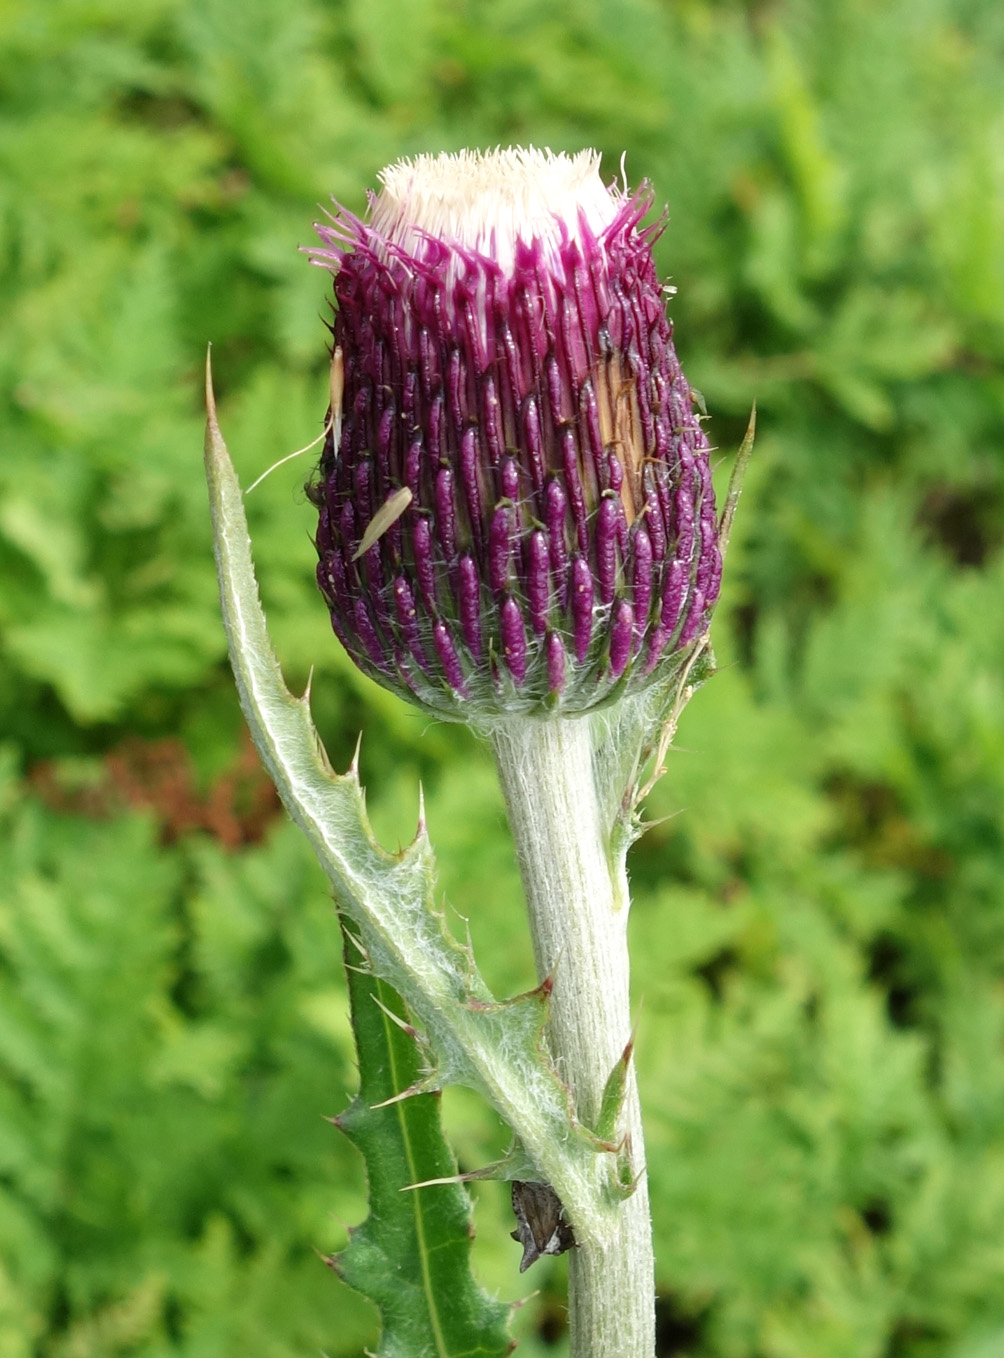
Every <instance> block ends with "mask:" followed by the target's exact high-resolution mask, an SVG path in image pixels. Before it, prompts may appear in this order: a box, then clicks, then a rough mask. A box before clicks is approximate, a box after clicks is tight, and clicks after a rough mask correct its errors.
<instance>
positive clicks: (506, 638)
mask: <svg viewBox="0 0 1004 1358" xmlns="http://www.w3.org/2000/svg"><path fill="white" fill-rule="evenodd" d="M499 633H500V635H501V638H502V654H503V656H504V657H505V663H506V665H507V666H508V669H509V673H510V674H511V675H512V677H513V678H514V679H515V681H516V683H517V684H522V682H523V680H524V679H525V678H526V628H525V627H524V626H523V615H522V614H521V613H520V611H519V604H518V603H517V602H516V600H515V599H514V598H513V597H512V595H511V594H510V595H508V596H507V597H506V598H505V599H503V601H502V607H501V609H500V610H499Z"/></svg>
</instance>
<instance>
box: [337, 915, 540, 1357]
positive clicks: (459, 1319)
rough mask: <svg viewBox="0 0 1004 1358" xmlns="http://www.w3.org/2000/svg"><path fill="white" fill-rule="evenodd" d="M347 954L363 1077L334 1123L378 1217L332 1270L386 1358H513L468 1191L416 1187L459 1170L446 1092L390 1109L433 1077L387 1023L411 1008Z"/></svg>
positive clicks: (405, 1037)
mask: <svg viewBox="0 0 1004 1358" xmlns="http://www.w3.org/2000/svg"><path fill="white" fill-rule="evenodd" d="M345 947H346V962H347V964H348V967H347V971H348V978H349V998H350V1004H351V1010H352V1027H353V1031H354V1034H355V1040H356V1047H357V1051H358V1056H359V1067H360V1071H361V1080H360V1088H359V1094H358V1095H357V1097H356V1098H355V1100H354V1101H353V1103H352V1104H351V1105H350V1107H349V1108H348V1109H347V1110H346V1111H345V1113H343V1114H342V1115H341V1117H339V1118H338V1126H339V1127H340V1128H341V1130H342V1131H343V1132H344V1133H345V1135H346V1136H347V1137H348V1138H349V1139H350V1140H351V1141H352V1143H353V1144H354V1145H355V1146H356V1147H357V1149H358V1150H359V1151H360V1152H361V1153H362V1155H363V1157H364V1159H365V1162H366V1173H367V1179H368V1184H369V1201H370V1214H369V1216H368V1217H367V1218H366V1220H365V1221H364V1222H363V1224H362V1225H361V1226H359V1227H356V1228H355V1229H354V1230H353V1231H352V1232H351V1234H350V1240H349V1244H348V1246H347V1247H346V1249H345V1250H343V1251H342V1253H341V1254H340V1255H338V1256H337V1258H335V1259H334V1260H332V1264H333V1266H334V1267H335V1269H336V1270H337V1272H338V1274H339V1275H340V1277H342V1278H343V1279H344V1280H345V1281H346V1282H347V1283H348V1284H349V1285H350V1286H351V1287H354V1288H355V1289H356V1290H357V1291H358V1292H361V1293H362V1294H363V1295H364V1296H366V1297H368V1298H369V1299H370V1301H372V1302H373V1303H374V1304H375V1305H376V1306H377V1308H378V1310H379V1312H380V1323H381V1338H380V1348H379V1358H417V1355H424V1354H428V1355H430V1358H433V1355H434V1356H435V1358H462V1356H464V1358H467V1356H470V1358H473V1355H484V1358H493V1355H502V1354H507V1353H509V1352H510V1350H511V1349H512V1347H513V1343H512V1340H511V1339H510V1337H509V1335H508V1332H507V1328H506V1326H507V1321H508V1315H509V1310H508V1308H507V1307H506V1306H503V1305H501V1304H500V1303H498V1302H496V1301H493V1300H492V1298H490V1297H489V1296H488V1295H487V1293H485V1292H484V1291H483V1290H482V1289H481V1288H480V1287H479V1286H478V1284H477V1283H476V1281H475V1280H474V1277H473V1276H472V1274H471V1270H470V1251H471V1239H472V1236H473V1227H472V1222H471V1206H470V1200H469V1199H468V1196H467V1193H466V1192H465V1190H464V1188H463V1187H462V1186H461V1185H460V1184H459V1183H445V1184H431V1185H429V1186H428V1187H426V1188H418V1189H409V1185H411V1184H415V1183H421V1182H424V1181H425V1180H428V1179H441V1178H449V1177H451V1176H453V1175H455V1174H456V1172H457V1166H456V1162H455V1161H454V1158H453V1154H452V1152H451V1150H450V1148H449V1146H448V1145H447V1143H446V1140H445V1138H444V1136H443V1132H442V1127H441V1124H440V1116H439V1095H438V1094H435V1093H427V1094H415V1095H413V1096H411V1097H409V1098H406V1099H399V1100H397V1101H396V1102H392V1103H386V1102H385V1101H386V1100H388V1099H393V1098H394V1096H395V1095H398V1094H400V1093H401V1092H402V1090H405V1089H408V1088H410V1087H411V1086H413V1085H415V1084H417V1083H419V1082H420V1081H421V1079H422V1078H423V1075H424V1074H425V1073H426V1072H425V1070H424V1069H423V1066H422V1060H421V1053H420V1051H419V1048H418V1045H417V1043H416V1041H415V1038H414V1037H413V1036H411V1035H410V1034H409V1033H408V1032H407V1031H405V1030H404V1029H402V1028H401V1027H400V1026H399V1025H398V1024H397V1023H395V1021H394V1019H393V1018H392V1017H391V1014H396V1015H398V1017H399V1018H400V1019H401V1020H402V1021H403V1022H407V1013H406V1010H405V1007H404V1004H403V1003H402V1001H401V1000H400V998H399V997H398V996H397V994H396V993H395V992H394V991H393V990H392V989H391V987H390V986H389V985H387V984H386V982H384V981H381V980H379V979H378V978H377V977H376V976H374V975H373V974H372V973H371V972H370V971H369V970H368V969H367V968H365V967H360V965H359V960H360V959H359V954H358V950H357V948H356V945H355V944H354V942H353V941H352V940H351V939H350V938H349V937H346V943H345ZM380 1104H383V1105H384V1106H383V1107H379V1106H377V1105H380ZM402 1190H408V1191H402Z"/></svg>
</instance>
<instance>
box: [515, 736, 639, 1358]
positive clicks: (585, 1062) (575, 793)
mask: <svg viewBox="0 0 1004 1358" xmlns="http://www.w3.org/2000/svg"><path fill="white" fill-rule="evenodd" d="M489 738H490V741H491V745H492V750H493V753H494V755H495V762H496V765H497V767H498V772H499V778H500V781H501V784H502V790H503V795H504V797H505V803H506V810H507V813H508V817H509V824H510V827H511V830H512V834H513V839H514V841H515V844H516V852H517V857H518V859H519V866H520V872H521V874H522V878H523V887H524V891H525V893H526V900H527V909H528V912H529V917H530V931H531V934H532V937H533V948H534V955H535V961H536V966H537V975H538V978H539V979H541V980H543V979H544V977H547V976H550V977H551V978H552V981H553V989H552V992H551V1009H550V1016H549V1020H548V1030H547V1035H548V1042H549V1046H550V1050H551V1055H552V1057H553V1058H554V1060H555V1062H556V1063H557V1066H558V1070H559V1073H560V1074H561V1076H562V1078H563V1079H564V1080H565V1082H566V1083H567V1084H568V1086H569V1087H570V1089H571V1091H572V1096H573V1099H574V1103H575V1109H576V1114H577V1117H578V1120H579V1121H580V1122H581V1123H583V1124H584V1125H585V1126H587V1127H592V1126H595V1125H596V1121H597V1117H598V1114H599V1111H600V1105H601V1102H602V1098H603V1092H604V1088H605V1086H606V1083H607V1079H608V1077H609V1076H610V1074H611V1072H612V1071H613V1069H614V1067H615V1065H616V1063H617V1062H618V1061H619V1060H620V1059H621V1058H622V1056H623V1053H624V1050H625V1047H626V1046H627V1044H628V1043H629V1041H630V1039H631V1013H630V999H629V962H628V950H627V920H628V909H629V904H630V902H629V896H628V885H627V876H626V873H625V872H624V870H623V868H622V867H617V866H615V865H614V863H613V861H612V858H611V854H610V852H609V848H610V845H609V836H610V826H609V825H606V824H604V817H603V814H602V812H601V808H600V802H599V798H598V796H597V793H596V783H595V777H594V770H593V730H592V722H591V720H590V718H589V717H580V718H571V719H555V720H551V721H542V720H534V719H532V718H511V719H509V720H503V721H499V722H497V723H496V724H494V725H493V726H492V728H491V730H490V732H489ZM618 1135H619V1137H623V1138H625V1147H626V1148H627V1150H628V1151H629V1155H630V1161H631V1171H632V1174H633V1176H634V1178H635V1188H634V1192H633V1193H632V1194H631V1195H630V1196H629V1197H626V1198H624V1199H623V1201H621V1202H620V1204H619V1206H618V1207H617V1209H616V1211H614V1212H612V1213H608V1214H606V1215H605V1217H604V1218H603V1223H604V1224H603V1228H602V1232H601V1233H600V1234H596V1233H593V1234H591V1235H589V1236H587V1237H585V1238H581V1239H580V1240H579V1247H578V1248H577V1249H575V1250H573V1251H572V1252H571V1254H570V1256H569V1280H570V1288H569V1312H570V1324H571V1352H572V1354H573V1355H574V1358H651V1355H652V1354H653V1352H654V1345H655V1281H654V1261H653V1253H652V1226H651V1217H650V1211H649V1201H648V1186H647V1180H646V1175H645V1153H644V1143H643V1138H642V1126H641V1114H640V1108H639V1103H638V1092H637V1087H636V1082H635V1077H634V1069H633V1066H632V1068H631V1069H630V1070H629V1072H628V1081H627V1090H626V1096H625V1100H624V1107H623V1110H622V1114H621V1124H620V1127H619V1128H618ZM611 1158H613V1157H611ZM612 1169H613V1166H611V1170H612ZM572 1226H573V1228H574V1226H575V1222H574V1221H573V1222H572Z"/></svg>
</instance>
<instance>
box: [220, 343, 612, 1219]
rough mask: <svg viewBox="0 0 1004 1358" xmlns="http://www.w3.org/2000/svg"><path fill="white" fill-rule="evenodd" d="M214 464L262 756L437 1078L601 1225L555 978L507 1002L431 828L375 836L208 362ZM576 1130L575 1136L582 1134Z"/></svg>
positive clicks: (237, 655) (223, 572) (224, 592)
mask: <svg viewBox="0 0 1004 1358" xmlns="http://www.w3.org/2000/svg"><path fill="white" fill-rule="evenodd" d="M206 403H207V409H208V421H207V426H206V474H207V479H208V482H209V490H210V502H211V507H212V512H213V526H214V535H215V548H216V559H217V567H218V571H219V579H220V598H221V604H222V611H223V619H224V624H225V626H226V629H227V635H228V638H229V642H230V657H231V662H232V664H233V668H234V676H235V679H236V681H237V689H238V692H239V694H240V699H241V706H242V708H243V710H244V715H245V717H246V719H247V723H248V727H249V729H250V731H251V735H252V737H253V739H254V742H255V745H256V746H257V748H258V752H259V754H260V755H261V758H262V762H263V763H264V765H265V767H266V769H267V770H268V772H269V774H270V775H271V777H272V780H273V782H274V783H275V785H276V788H277V789H278V792H279V795H280V796H281V797H282V800H283V802H284V804H285V806H286V809H287V810H288V811H289V814H290V816H291V817H292V818H293V820H294V821H295V822H296V823H297V824H298V825H299V826H300V828H301V829H302V830H303V832H304V834H305V835H306V837H307V839H308V840H309V842H310V844H311V846H312V847H313V849H314V852H315V853H316V854H317V857H318V859H319V861H320V863H321V866H322V867H323V868H324V871H325V872H326V873H327V875H328V878H329V879H330V881H331V885H332V888H333V890H334V894H335V899H336V901H337V903H338V907H339V910H341V911H342V912H343V913H344V915H345V916H346V917H347V918H348V919H349V920H350V921H351V924H352V927H353V929H354V930H355V932H356V933H357V934H358V937H359V939H360V941H361V942H362V944H363V947H364V948H365V950H366V955H367V957H368V959H369V963H370V965H371V966H372V969H373V971H374V973H375V975H377V976H378V977H380V979H381V980H383V981H385V982H387V983H388V984H389V985H390V986H392V987H393V989H394V990H395V991H396V992H397V993H398V994H399V995H400V996H401V997H402V999H403V1000H404V1001H405V1003H406V1004H407V1006H408V1009H409V1011H410V1013H411V1016H412V1019H413V1021H414V1022H415V1024H416V1026H417V1027H418V1028H420V1029H421V1032H422V1035H423V1038H424V1041H425V1042H426V1043H427V1044H428V1051H429V1053H430V1064H432V1063H434V1065H435V1071H434V1073H430V1074H429V1080H428V1083H427V1084H426V1088H429V1087H432V1086H433V1084H434V1085H435V1087H437V1088H441V1087H443V1086H444V1085H446V1084H463V1085H467V1086H468V1087H469V1088H472V1089H475V1090H477V1091H478V1092H479V1093H480V1094H482V1095H483V1097H484V1098H486V1099H487V1100H488V1101H489V1103H491V1104H492V1106H493V1107H494V1108H495V1109H496V1111H497V1112H498V1113H499V1114H500V1116H501V1117H502V1118H503V1119H504V1120H505V1121H506V1123H508V1125H509V1127H510V1128H511V1129H512V1131H513V1133H514V1134H515V1136H516V1137H517V1138H518V1140H519V1142H520V1144H521V1145H522V1146H523V1147H524V1148H525V1150H526V1153H527V1155H528V1156H529V1157H530V1159H531V1161H532V1163H533V1165H534V1167H535V1170H536V1175H537V1177H539V1179H540V1180H541V1181H542V1182H546V1183H550V1184H552V1185H553V1187H554V1189H555V1192H557V1193H558V1195H559V1197H560V1198H561V1200H562V1202H563V1203H564V1205H565V1207H566V1209H567V1210H568V1214H569V1218H570V1219H571V1220H572V1221H573V1222H574V1224H575V1228H576V1232H577V1234H578V1236H579V1238H580V1239H582V1240H586V1239H588V1238H589V1237H590V1235H591V1234H597V1235H599V1234H601V1233H602V1232H603V1230H604V1229H605V1226H606V1220H607V1219H608V1218H609V1215H610V1210H611V1209H609V1207H608V1205H606V1204H605V1203H604V1201H603V1185H604V1182H605V1176H606V1169H605V1167H604V1166H602V1165H601V1163H600V1161H601V1159H602V1158H603V1157H601V1156H598V1155H597V1153H596V1151H597V1147H596V1146H595V1144H594V1143H593V1140H592V1138H591V1137H590V1136H589V1135H588V1133H584V1134H583V1135H574V1133H575V1132H576V1131H582V1130H583V1129H580V1128H578V1127H577V1126H576V1124H575V1122H574V1116H573V1111H572V1109H571V1106H570V1101H569V1097H568V1089H567V1088H566V1086H565V1085H564V1084H563V1083H562V1082H561V1080H560V1079H559V1077H558V1074H557V1072H556V1070H555V1069H554V1065H553V1063H552V1062H551V1060H550V1058H549V1057H548V1055H547V1053H546V1051H545V1050H544V1049H543V1047H542V1043H541V1029H542V1025H543V1022H544V1018H545V1012H544V1011H545V1002H546V985H545V986H544V987H541V988H540V990H539V991H538V992H532V993H531V994H530V995H527V996H522V997H517V998H516V999H515V1000H514V1001H511V1002H509V1003H506V1004H499V1003H497V1002H496V1000H495V997H494V996H493V995H492V993H491V991H490V990H489V988H488V986H487V985H486V984H485V982H484V980H483V979H482V977H481V976H480V974H479V972H478V969H477V967H476V965H475V963H474V958H473V957H472V955H471V953H470V950H469V949H468V948H465V947H463V946H461V944H460V943H458V942H457V940H456V939H455V938H454V937H453V936H452V935H451V934H450V932H449V930H448V929H447V927H446V924H445V920H444V918H443V916H442V914H441V913H439V911H437V909H436V906H435V861H434V857H433V852H432V847H431V845H430V843H429V839H428V835H427V833H426V831H425V828H424V825H421V824H420V826H419V829H418V832H417V834H416V836H415V838H414V840H413V841H412V843H411V844H410V845H409V846H408V848H407V849H406V850H405V851H404V852H403V853H401V854H397V855H392V854H388V853H387V852H386V851H385V850H384V849H382V848H381V846H380V845H379V844H378V843H377V842H376V840H375V839H374V837H373V833H372V830H371V828H370V825H369V821H368V819H367V817H366V811H365V804H364V798H363V792H362V788H361V786H360V783H359V778H358V773H357V770H356V768H355V767H353V768H352V769H350V771H349V772H348V773H347V774H345V775H336V774H333V773H332V771H331V768H330V766H329V764H328V762H327V759H326V756H325V755H324V751H323V748H322V746H321V742H320V738H319V736H318V734H317V731H316V729H315V727H314V725H313V722H312V721H311V718H310V712H309V709H308V706H307V703H306V701H304V700H298V699H296V698H293V697H292V695H291V694H290V693H289V691H288V689H287V688H286V685H285V683H284V681H283V678H282V673H281V670H280V668H279V663H278V661H277V659H276V657H275V653H274V651H273V649H272V646H271V642H270V640H269V636H268V630H267V627H266V624H265V617H264V614H263V612H262V608H261V604H260V602H259V599H258V585H257V580H256V578H255V573H254V565H253V562H252V559H251V544H250V540H249V537H248V529H247V518H246V515H245V511H244V504H243V497H242V495H241V491H240V486H239V484H238V482H237V477H236V474H235V473H234V469H233V465H232V464H231V462H230V458H229V454H228V452H227V448H226V444H225V443H224V441H223V436H222V434H221V433H220V429H219V425H218V423H217V420H216V409H215V401H214V398H213V393H212V385H211V379H210V374H209V370H208V364H207V373H206ZM570 1133H573V1134H571V1135H570Z"/></svg>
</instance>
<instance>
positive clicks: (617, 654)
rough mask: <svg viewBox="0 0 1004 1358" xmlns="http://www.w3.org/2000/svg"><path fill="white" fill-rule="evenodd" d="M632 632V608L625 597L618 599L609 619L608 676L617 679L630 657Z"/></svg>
mask: <svg viewBox="0 0 1004 1358" xmlns="http://www.w3.org/2000/svg"><path fill="white" fill-rule="evenodd" d="M633 634H634V609H633V608H632V607H631V605H630V604H629V603H628V601H627V599H618V600H617V602H616V603H615V604H614V607H613V613H612V616H611V619H610V676H611V678H612V679H619V678H620V677H621V675H622V674H623V673H624V668H625V666H626V665H627V662H628V661H629V660H630V658H631V643H632V639H633Z"/></svg>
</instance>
